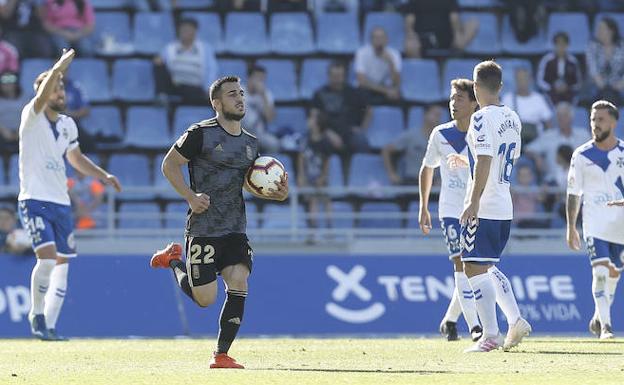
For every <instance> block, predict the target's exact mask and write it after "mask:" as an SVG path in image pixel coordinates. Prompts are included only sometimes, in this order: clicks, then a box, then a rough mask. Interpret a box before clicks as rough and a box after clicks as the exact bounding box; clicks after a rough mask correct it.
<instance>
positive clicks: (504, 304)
mask: <svg viewBox="0 0 624 385" xmlns="http://www.w3.org/2000/svg"><path fill="white" fill-rule="evenodd" d="M488 273H490V276H491V277H492V282H494V288H495V289H496V303H498V306H500V308H501V310H502V311H503V313H504V314H505V318H507V323H508V324H509V326H511V325H513V324H515V323H516V322H518V320H519V319H520V309H519V308H518V302H517V301H516V296H515V295H514V292H513V289H512V288H511V282H509V279H508V278H507V276H506V275H505V274H503V272H502V271H500V270H498V268H497V267H496V266H492V267H490V268H489V269H488Z"/></svg>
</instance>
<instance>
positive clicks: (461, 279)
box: [454, 271, 479, 330]
mask: <svg viewBox="0 0 624 385" xmlns="http://www.w3.org/2000/svg"><path fill="white" fill-rule="evenodd" d="M454 275H455V290H456V292H457V295H458V298H459V304H460V306H461V310H462V312H463V313H464V319H465V320H466V323H467V324H468V330H472V328H473V327H475V326H477V325H479V317H478V316H477V308H476V307H475V301H474V295H473V294H472V288H471V287H470V282H469V281H468V277H467V276H466V273H464V272H463V271H456V272H455V274H454Z"/></svg>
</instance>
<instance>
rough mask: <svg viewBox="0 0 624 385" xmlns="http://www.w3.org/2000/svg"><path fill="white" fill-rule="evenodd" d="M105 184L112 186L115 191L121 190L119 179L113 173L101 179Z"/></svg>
mask: <svg viewBox="0 0 624 385" xmlns="http://www.w3.org/2000/svg"><path fill="white" fill-rule="evenodd" d="M102 182H104V184H105V185H108V186H113V188H114V189H115V191H117V192H121V183H119V179H117V177H116V176H115V175H113V174H108V175H106V178H104V179H103V180H102Z"/></svg>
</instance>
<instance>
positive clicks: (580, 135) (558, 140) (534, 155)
mask: <svg viewBox="0 0 624 385" xmlns="http://www.w3.org/2000/svg"><path fill="white" fill-rule="evenodd" d="M556 112H557V126H558V128H556V129H555V128H552V129H550V130H546V131H544V133H542V134H541V135H539V136H538V137H537V139H535V140H534V141H533V142H531V144H529V145H528V146H527V147H526V156H527V157H529V158H531V159H533V161H534V162H535V165H536V166H537V171H538V172H539V174H540V175H541V176H543V177H544V178H545V179H546V180H552V179H555V178H556V175H555V173H556V171H557V149H558V148H559V147H560V146H562V145H567V146H570V147H572V148H577V147H579V146H580V145H581V144H583V143H585V142H587V141H588V140H589V139H590V135H589V128H587V127H573V126H572V123H573V119H574V110H573V107H572V105H571V104H570V103H568V102H560V103H559V104H557V108H556Z"/></svg>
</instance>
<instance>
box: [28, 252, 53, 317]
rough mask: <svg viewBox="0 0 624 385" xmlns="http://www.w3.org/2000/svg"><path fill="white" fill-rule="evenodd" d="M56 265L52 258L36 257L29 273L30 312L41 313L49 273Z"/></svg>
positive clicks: (48, 284) (48, 283)
mask: <svg viewBox="0 0 624 385" xmlns="http://www.w3.org/2000/svg"><path fill="white" fill-rule="evenodd" d="M55 265H56V261H55V260H54V259H37V263H36V264H35V267H33V270H32V274H31V275H30V303H31V308H30V312H31V313H32V314H43V308H44V303H45V295H46V293H47V291H48V286H50V274H51V273H52V269H54V266H55Z"/></svg>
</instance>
